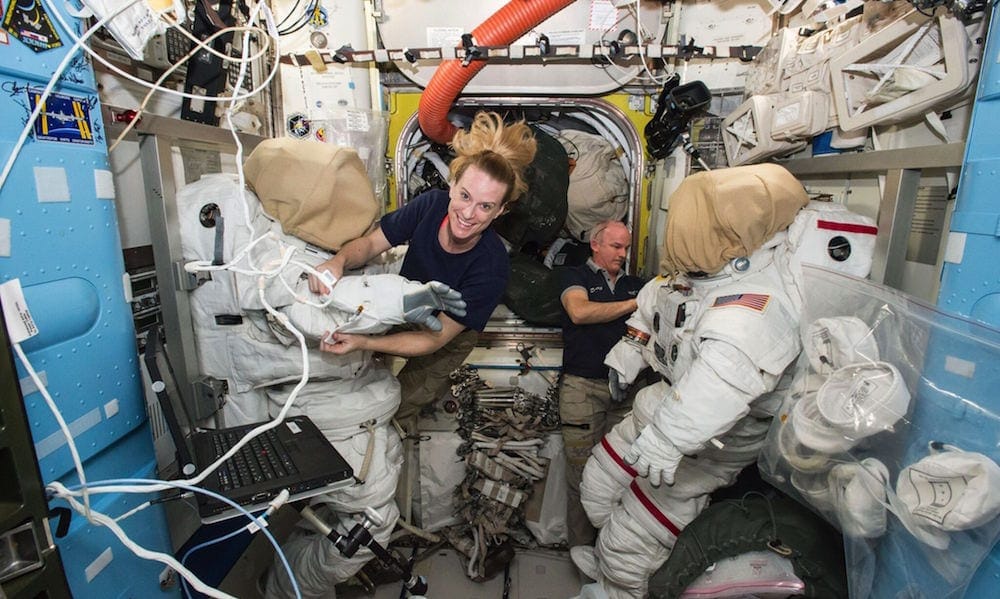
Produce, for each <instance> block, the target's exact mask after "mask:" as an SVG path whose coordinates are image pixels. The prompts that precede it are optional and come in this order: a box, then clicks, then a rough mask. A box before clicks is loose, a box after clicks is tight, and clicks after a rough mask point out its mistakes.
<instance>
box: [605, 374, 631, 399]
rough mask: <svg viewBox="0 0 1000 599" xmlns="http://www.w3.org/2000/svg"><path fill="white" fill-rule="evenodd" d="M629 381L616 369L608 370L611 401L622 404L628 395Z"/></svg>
mask: <svg viewBox="0 0 1000 599" xmlns="http://www.w3.org/2000/svg"><path fill="white" fill-rule="evenodd" d="M628 385H629V383H628V381H626V380H625V379H624V377H622V375H621V374H620V373H619V372H618V371H617V370H615V369H614V368H610V369H608V391H610V392H611V401H612V402H614V403H621V402H623V401H625V397H626V395H628Z"/></svg>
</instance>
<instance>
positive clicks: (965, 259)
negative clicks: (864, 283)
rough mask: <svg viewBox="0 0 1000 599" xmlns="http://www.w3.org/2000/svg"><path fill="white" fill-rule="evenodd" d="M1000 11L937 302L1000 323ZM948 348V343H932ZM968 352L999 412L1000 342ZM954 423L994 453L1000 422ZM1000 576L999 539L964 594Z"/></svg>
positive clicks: (984, 395)
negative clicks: (999, 346) (999, 354)
mask: <svg viewBox="0 0 1000 599" xmlns="http://www.w3.org/2000/svg"><path fill="white" fill-rule="evenodd" d="M998 17H1000V13H998V8H997V5H996V4H995V3H994V4H993V7H992V15H991V25H990V32H989V35H988V37H987V43H986V49H985V50H984V53H983V61H982V71H981V73H980V76H979V83H978V89H977V96H976V102H975V104H974V107H973V116H972V125H971V127H970V131H969V137H968V140H967V141H966V149H965V161H964V164H963V166H962V177H961V180H960V183H959V188H958V197H957V200H956V203H955V212H954V216H953V218H952V223H951V231H952V232H951V238H950V242H951V246H952V248H951V249H952V251H951V252H950V256H949V258H950V259H951V260H953V261H951V262H946V263H945V266H944V270H943V272H942V276H941V291H940V293H939V295H938V306H939V307H940V308H941V309H943V310H947V311H949V312H953V313H955V314H960V315H962V316H967V317H970V318H973V319H975V320H979V321H982V322H984V323H987V324H989V325H992V326H993V327H1000V195H998V193H997V190H998V189H1000V135H998V134H997V133H998V131H1000V64H998V57H1000V39H998V38H1000V34H998V31H1000V27H998V25H1000V23H998V21H997V19H998ZM935 350H937V351H940V352H948V351H949V350H950V348H949V347H940V346H937V347H935ZM968 359H969V360H971V361H973V362H975V363H976V364H977V368H982V369H983V370H985V371H987V372H990V373H992V374H991V375H989V376H976V377H975V378H974V379H972V380H970V382H969V385H968V386H967V387H966V388H965V389H964V390H963V391H962V397H964V398H966V399H969V400H972V401H974V402H976V403H979V404H980V405H982V406H984V407H985V408H986V409H987V410H989V411H990V412H992V413H994V414H997V413H1000V397H998V395H997V380H996V379H997V376H998V375H997V372H998V371H1000V364H998V363H997V350H996V348H992V350H991V351H988V350H987V348H985V347H983V348H982V351H980V352H979V353H978V354H976V355H972V356H968ZM926 368H927V377H928V378H929V379H930V380H935V377H938V376H941V375H942V374H943V371H942V369H941V368H940V365H939V363H938V362H937V361H928V364H927V365H926ZM942 427H944V428H951V429H952V430H948V431H947V432H948V433H951V434H955V435H958V438H959V439H961V440H962V442H963V443H962V444H963V445H965V446H967V447H968V448H969V449H973V450H978V451H982V452H983V453H986V454H987V455H990V456H991V457H993V458H994V459H998V456H997V455H996V454H997V452H998V451H1000V450H998V439H1000V426H998V425H997V423H996V421H992V420H990V419H989V418H986V417H984V415H983V414H980V413H975V412H971V411H970V412H969V413H968V414H965V415H964V418H960V419H959V421H948V422H944V423H939V424H938V430H940V429H941V428H942ZM998 581H1000V547H994V549H993V551H992V553H990V554H989V555H988V556H987V557H986V559H985V561H984V562H983V564H982V566H980V568H979V569H978V571H977V572H976V574H975V576H974V577H973V579H972V582H971V583H970V584H969V586H968V588H967V589H966V591H965V594H964V596H965V597H969V598H972V597H996V596H997V593H998V591H997V584H998Z"/></svg>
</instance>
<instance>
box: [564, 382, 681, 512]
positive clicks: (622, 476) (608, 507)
mask: <svg viewBox="0 0 1000 599" xmlns="http://www.w3.org/2000/svg"><path fill="white" fill-rule="evenodd" d="M669 391H670V386H669V385H667V383H665V382H662V381H661V382H658V383H654V384H652V385H649V386H648V387H643V388H642V389H640V390H639V392H638V393H637V394H636V397H635V401H634V402H633V404H632V412H631V413H630V414H629V415H628V416H626V417H625V418H624V419H623V420H622V421H621V422H619V423H618V424H616V425H615V426H614V427H613V428H612V429H611V431H610V432H608V434H607V435H605V436H604V437H603V438H601V440H600V441H598V442H597V444H596V445H594V447H593V449H592V451H591V456H590V458H589V459H588V460H587V465H586V466H584V468H583V476H582V480H581V481H580V503H581V504H582V505H583V508H584V510H586V512H587V517H588V518H589V519H590V522H591V523H592V524H593V525H594V526H596V527H598V528H600V527H601V526H604V525H605V523H606V522H607V520H608V518H609V517H610V515H611V511H612V510H613V509H614V508H615V506H616V505H618V501H619V499H620V498H621V496H622V493H624V492H625V491H626V489H628V485H629V484H630V483H631V482H632V479H633V478H635V476H636V472H635V470H633V469H632V467H631V466H629V465H628V464H626V463H625V461H624V460H623V459H622V455H623V454H624V453H625V451H626V450H627V449H628V448H629V446H631V445H632V442H633V441H635V438H636V435H638V432H639V431H641V430H642V429H643V428H644V427H645V426H646V424H647V423H648V422H649V420H650V418H652V412H653V410H654V409H655V406H656V405H657V404H658V403H659V402H660V401H661V398H663V397H666V394H667V393H669Z"/></svg>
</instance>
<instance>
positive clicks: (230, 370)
mask: <svg viewBox="0 0 1000 599" xmlns="http://www.w3.org/2000/svg"><path fill="white" fill-rule="evenodd" d="M264 143H265V144H267V143H269V142H264ZM280 143H286V142H280ZM265 149H266V148H265ZM355 159H356V156H355ZM358 164H360V162H358ZM248 170H249V169H248ZM247 178H248V183H250V184H251V185H252V183H253V181H252V177H251V175H250V174H249V173H248V176H247ZM296 183H298V184H301V181H297V182H296ZM278 188H279V189H280V185H278ZM331 194H335V190H331ZM330 199H331V203H330V208H329V210H336V208H335V197H332V198H330ZM177 206H178V220H179V222H180V224H181V246H182V252H183V256H184V258H185V260H186V263H185V264H184V270H185V272H186V273H189V276H190V277H192V278H195V277H197V278H198V279H199V281H198V284H197V287H196V288H194V289H192V291H191V293H190V295H189V299H190V306H191V316H192V321H193V323H194V329H195V344H196V349H197V353H198V366H199V371H200V373H201V374H203V375H205V376H207V377H212V378H215V379H217V380H219V381H225V382H226V386H227V394H226V403H225V404H224V406H223V410H222V412H223V418H224V422H225V424H226V425H227V426H231V425H237V424H243V423H247V422H254V421H260V420H264V419H266V418H269V417H273V416H275V415H277V414H278V412H279V411H280V410H281V409H282V408H283V406H284V405H285V403H286V401H287V400H288V398H289V394H290V393H291V391H292V390H293V387H295V386H296V385H297V384H298V383H299V382H300V380H302V379H303V377H304V376H307V377H308V382H307V383H306V384H305V385H304V386H302V387H301V389H300V391H299V393H298V394H297V396H296V398H295V400H294V403H293V404H292V407H291V409H290V410H289V411H288V414H289V415H295V414H306V415H308V416H310V418H311V419H312V420H313V421H314V422H315V423H316V425H317V426H318V427H319V428H320V430H321V431H323V433H324V434H325V435H326V437H327V438H328V439H329V440H330V441H331V443H333V445H334V446H335V447H336V448H337V450H338V451H339V452H340V453H341V454H342V455H343V457H344V458H345V459H346V460H347V462H348V463H349V464H350V465H351V467H352V468H353V470H354V473H355V476H356V478H357V479H358V481H359V482H358V483H357V484H355V485H352V486H349V487H346V488H344V489H341V490H338V491H336V492H333V493H328V494H325V495H320V496H318V497H316V498H314V499H313V500H312V502H311V505H312V507H313V509H314V511H315V512H316V513H317V514H318V515H319V516H320V517H321V518H323V519H324V520H325V521H326V522H327V523H328V524H329V525H330V526H332V527H334V528H335V529H337V530H338V531H339V532H341V533H346V532H348V531H349V530H350V529H351V527H352V526H353V525H354V524H355V523H356V522H357V521H358V520H359V519H360V514H362V513H363V512H364V511H365V508H373V509H374V510H375V511H376V512H377V513H378V515H379V517H380V519H381V523H380V524H378V525H376V526H374V527H372V528H371V529H370V530H371V533H372V536H373V537H374V538H375V540H376V541H377V542H379V543H382V544H385V543H386V542H387V541H388V537H389V534H390V532H391V531H392V529H393V527H394V526H395V523H396V520H397V518H398V516H399V512H398V510H397V508H396V505H395V502H394V501H393V497H394V494H395V490H396V483H397V480H398V475H399V468H400V465H401V463H402V451H401V444H400V439H399V435H398V434H397V433H396V432H395V430H394V429H393V428H392V426H391V425H390V420H391V418H392V416H393V414H394V413H395V411H396V409H397V407H398V406H399V401H400V396H399V383H398V382H397V381H396V379H395V377H393V376H392V374H391V372H390V371H389V369H388V368H387V367H386V366H385V365H384V364H382V363H380V362H376V361H373V360H372V356H371V354H370V352H355V353H352V354H349V355H346V356H338V355H334V354H329V353H323V352H320V351H318V349H317V347H318V342H319V339H320V338H321V336H322V335H323V334H325V332H326V331H348V332H361V333H378V332H383V331H385V330H387V329H388V328H389V327H390V326H391V325H394V324H400V323H404V322H415V323H420V324H424V325H426V326H430V327H432V328H433V327H435V325H436V326H438V327H439V326H440V323H439V322H438V321H437V319H436V318H435V317H434V314H435V311H436V310H442V309H444V310H449V311H456V312H459V313H461V311H462V310H464V303H463V302H462V301H461V298H460V295H459V294H458V293H457V292H456V291H454V290H451V289H450V288H448V287H447V286H446V285H443V284H440V283H436V282H433V283H429V284H420V283H413V282H411V281H408V280H407V279H404V278H402V277H400V276H398V275H396V274H391V273H384V274H370V273H361V274H358V275H356V276H344V277H342V278H341V279H340V280H339V281H330V283H331V284H332V290H331V292H330V293H329V294H328V295H326V296H318V295H315V294H312V293H310V292H309V289H308V282H307V280H306V273H308V272H310V269H311V266H312V265H315V264H318V263H320V262H322V261H323V260H325V259H326V257H328V256H327V255H325V254H324V253H323V252H322V251H320V250H318V249H316V248H312V247H310V246H308V245H307V244H306V243H305V242H304V241H302V240H301V239H299V238H297V237H294V236H291V235H287V234H285V233H283V232H282V224H283V223H282V222H279V221H277V220H275V219H273V218H271V217H270V216H269V215H268V214H267V213H265V211H264V209H263V208H262V206H261V203H260V202H259V201H258V199H257V196H256V195H255V194H254V193H253V192H251V191H245V190H243V189H242V188H241V186H240V185H239V181H238V178H237V177H236V176H233V175H223V174H219V175H207V176H205V177H203V178H202V179H201V180H199V181H197V182H195V183H192V184H190V185H187V186H185V187H184V188H182V189H181V190H179V191H178V194H177ZM285 224H286V225H287V223H285ZM369 225H370V222H369V223H367V224H364V223H362V225H361V227H360V230H357V231H352V232H351V233H350V234H353V235H354V236H358V235H360V234H362V233H363V232H364V231H365V229H366V228H367V226H369ZM286 228H287V227H286ZM300 336H301V340H300V338H299V337H300ZM304 367H305V368H307V371H306V374H304V372H303V369H304ZM300 526H301V528H302V530H300V531H297V532H296V533H293V535H292V537H291V539H290V540H289V541H288V542H287V543H286V544H285V545H284V546H283V552H284V553H285V555H286V557H287V559H288V562H289V564H290V565H291V568H292V570H293V571H294V572H295V575H296V579H297V583H298V586H299V589H300V592H301V595H302V596H303V597H325V596H329V594H330V592H331V589H332V588H333V585H334V584H336V583H339V582H342V581H344V580H346V579H347V578H349V577H350V576H352V575H353V574H354V573H355V572H356V571H357V570H358V569H360V568H361V566H362V565H364V563H365V562H366V561H368V560H369V559H371V556H372V554H371V552H370V551H369V550H368V549H362V550H360V551H359V552H358V553H356V554H355V555H354V556H353V557H352V558H351V559H347V558H345V557H343V556H342V555H341V554H340V553H339V551H338V550H337V549H336V548H335V547H334V545H333V543H331V542H330V541H329V540H328V539H326V538H325V537H324V536H323V535H316V534H308V531H310V530H311V525H308V524H306V523H304V522H303V523H300ZM267 595H268V596H269V597H285V596H294V592H293V589H292V586H291V584H290V581H289V580H288V576H287V573H286V572H285V571H284V568H282V567H276V568H274V569H273V571H272V575H271V576H269V578H268V586H267Z"/></svg>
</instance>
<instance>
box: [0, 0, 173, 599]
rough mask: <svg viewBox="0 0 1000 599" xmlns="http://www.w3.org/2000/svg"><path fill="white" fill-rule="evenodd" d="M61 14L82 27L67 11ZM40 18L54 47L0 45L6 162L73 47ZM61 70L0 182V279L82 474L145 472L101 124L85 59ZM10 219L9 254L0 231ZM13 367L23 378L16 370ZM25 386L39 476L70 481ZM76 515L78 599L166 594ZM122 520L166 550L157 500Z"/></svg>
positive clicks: (154, 569) (151, 574) (69, 550)
mask: <svg viewBox="0 0 1000 599" xmlns="http://www.w3.org/2000/svg"><path fill="white" fill-rule="evenodd" d="M8 6H10V4H8V3H4V8H5V9H6V8H7V7H8ZM33 6H34V7H36V8H39V9H43V10H44V9H45V8H46V6H47V5H42V4H37V3H36V4H34V5H33ZM65 18H66V19H67V21H68V22H71V23H74V25H73V26H78V25H77V23H78V20H77V19H74V18H72V17H68V16H67V17H65ZM50 21H51V22H52V24H53V25H54V26H55V27H56V31H57V35H58V37H59V38H60V39H61V42H62V46H61V47H56V48H52V49H46V50H44V51H39V52H36V51H34V50H32V49H31V48H29V47H28V46H27V45H25V43H22V42H21V41H19V40H18V39H16V38H15V37H14V36H11V38H10V40H9V43H8V44H6V45H0V65H3V66H2V67H0V91H2V93H0V115H2V118H0V157H2V159H3V160H4V161H6V159H7V157H8V156H10V154H11V152H12V151H13V148H14V145H15V141H16V140H17V138H18V136H19V135H20V134H21V131H22V129H23V127H24V125H25V123H27V122H28V118H29V115H30V113H31V110H32V108H34V106H35V105H36V104H37V103H38V101H39V96H40V94H41V92H42V90H43V89H44V88H45V86H46V85H47V83H48V81H49V77H51V76H52V74H53V72H55V71H56V69H57V67H58V66H59V64H60V63H61V62H62V61H63V59H64V58H65V57H66V56H67V53H68V52H69V50H70V47H71V46H72V45H73V44H72V41H71V40H70V39H69V37H68V36H67V35H66V33H65V31H63V30H62V29H61V28H59V26H58V25H57V24H56V20H55V19H50ZM78 33H79V32H78ZM50 41H51V38H50ZM69 64H70V66H69V68H68V69H67V70H66V71H65V73H64V75H63V76H62V78H61V79H60V80H59V84H58V85H57V86H56V88H55V94H54V95H53V96H52V97H50V98H49V100H48V101H47V102H46V103H45V107H44V110H43V114H42V116H41V117H40V118H39V120H38V121H37V122H36V123H35V126H34V128H33V134H32V135H31V136H30V137H29V138H28V141H27V143H26V144H25V145H24V147H23V149H22V150H21V152H20V155H19V157H18V159H17V161H16V163H15V165H14V169H13V170H12V171H11V174H10V176H9V178H8V180H7V181H6V183H5V184H4V186H3V188H2V189H0V281H8V280H11V279H14V278H17V279H19V280H20V283H21V286H22V288H23V289H24V295H25V299H26V302H27V304H28V307H29V309H30V310H31V312H32V316H33V317H34V320H35V322H36V324H37V325H38V328H39V334H38V335H37V336H35V337H33V338H31V339H29V340H27V341H25V342H24V343H23V348H24V350H25V352H26V353H27V355H28V358H29V360H30V361H31V362H32V365H33V366H34V368H35V370H37V371H38V372H40V373H42V376H43V379H44V381H45V384H46V387H47V389H48V390H49V392H50V394H51V395H52V397H53V399H54V401H55V403H56V404H57V405H58V406H59V409H60V410H61V412H62V414H63V417H64V418H65V420H66V422H67V423H68V424H69V427H70V430H71V431H72V432H73V435H74V438H75V442H76V445H77V448H78V450H79V452H80V454H81V458H82V459H83V461H84V465H85V468H86V472H87V477H88V479H90V480H93V479H99V478H110V477H117V478H129V477H146V478H150V477H154V476H155V472H154V470H155V458H154V452H153V446H152V438H151V436H150V434H149V429H148V425H147V422H146V413H145V407H144V398H143V391H142V384H141V377H140V376H139V366H138V357H137V355H136V347H135V332H134V330H133V325H132V314H131V307H130V305H129V303H128V301H127V300H126V290H125V285H127V280H125V279H124V274H125V273H124V271H125V269H124V263H123V259H122V250H121V244H120V241H119V236H118V222H117V217H116V214H115V205H114V201H115V200H114V190H113V183H112V178H111V172H110V167H109V164H108V158H107V140H106V132H105V129H104V126H103V124H102V122H101V119H100V105H99V103H98V99H97V91H96V85H95V80H94V75H93V71H92V69H91V68H90V65H89V62H88V61H87V60H86V59H85V58H84V56H83V54H82V53H80V52H77V53H75V55H74V57H73V59H72V60H71V61H70V62H69ZM8 226H9V232H10V233H9V249H8V247H7V245H6V244H5V243H3V238H4V237H5V236H4V235H3V234H2V233H3V232H4V231H5V230H6V228H7V227H8ZM18 374H19V376H20V377H21V378H22V381H25V380H26V377H27V372H26V371H25V370H24V369H23V367H22V366H21V365H20V364H18ZM23 390H24V395H25V405H26V410H27V414H28V420H29V422H30V428H31V434H32V438H33V440H34V443H35V450H36V454H37V456H38V461H39V466H40V470H41V473H42V478H43V480H44V481H45V482H46V483H48V482H51V481H56V480H59V481H61V482H63V483H65V484H72V483H74V482H76V478H77V476H76V472H75V470H74V467H73V463H72V460H71V456H70V452H69V450H68V446H67V444H66V442H65V440H64V438H63V437H62V433H61V432H60V430H59V428H58V425H57V423H56V420H55V418H54V417H53V416H52V415H51V413H50V411H49V408H48V406H47V405H46V403H45V401H44V399H43V397H42V395H41V394H40V393H39V392H37V390H34V387H33V384H27V386H26V387H24V389H23ZM147 498H148V497H145V496H136V495H124V494H113V495H108V496H105V497H100V498H97V497H95V498H94V500H93V501H94V503H93V505H94V506H95V507H96V506H100V508H101V509H102V510H104V509H106V510H108V513H109V515H112V516H117V515H119V514H121V513H122V511H123V510H125V509H128V508H130V507H132V506H134V505H136V504H138V503H141V502H142V501H144V500H146V499H147ZM58 503H61V502H53V504H54V505H56V504H58ZM72 522H73V524H72V527H71V530H70V534H69V535H68V536H67V537H65V538H63V539H56V544H57V545H58V546H59V548H60V552H61V553H62V558H63V563H64V565H65V569H66V576H67V579H68V580H69V581H70V586H71V588H72V591H73V594H74V596H75V597H77V598H78V599H83V598H86V597H107V596H108V595H107V589H109V588H114V589H115V592H116V593H119V594H120V596H132V597H152V596H161V595H163V593H162V592H161V591H160V589H159V574H160V572H161V571H162V570H163V565H162V564H159V563H156V562H151V561H146V560H141V559H139V558H137V557H135V556H134V555H132V553H131V552H130V551H129V550H128V549H127V548H125V547H124V546H123V545H122V544H121V543H120V542H118V541H117V540H116V539H114V538H113V537H112V536H111V533H110V532H109V531H108V530H107V529H104V528H102V527H96V526H93V525H91V524H89V523H88V522H87V521H86V520H85V519H84V518H83V517H81V516H74V518H73V521H72ZM125 528H126V530H128V531H130V532H132V533H133V534H134V535H135V536H134V539H135V540H136V541H138V542H139V543H140V544H142V545H144V546H145V547H147V548H148V549H151V550H154V551H162V552H166V553H170V552H171V544H170V541H169V537H168V534H167V526H166V519H165V517H164V514H163V511H162V509H160V508H159V507H154V508H151V509H147V510H144V511H142V512H140V513H139V514H138V515H136V516H134V517H132V518H129V519H128V521H127V523H126V525H125ZM109 558H110V559H109ZM105 562H106V563H105ZM98 582H102V583H103V584H97V583H98Z"/></svg>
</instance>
